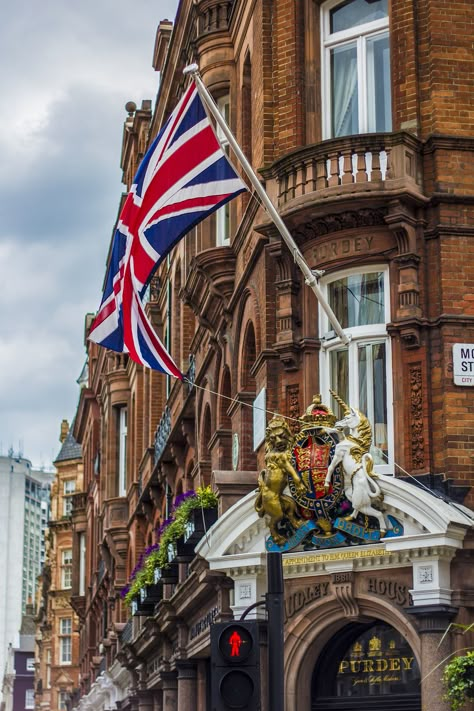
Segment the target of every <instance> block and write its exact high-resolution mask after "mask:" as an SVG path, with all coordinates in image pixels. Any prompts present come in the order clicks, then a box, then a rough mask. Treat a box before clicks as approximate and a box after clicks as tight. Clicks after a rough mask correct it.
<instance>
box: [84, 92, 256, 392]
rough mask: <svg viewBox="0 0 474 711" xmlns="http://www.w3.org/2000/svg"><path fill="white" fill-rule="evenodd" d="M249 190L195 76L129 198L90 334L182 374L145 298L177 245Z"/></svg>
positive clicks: (151, 364) (138, 358) (145, 362)
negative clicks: (210, 116)
mask: <svg viewBox="0 0 474 711" xmlns="http://www.w3.org/2000/svg"><path fill="white" fill-rule="evenodd" d="M246 189H247V188H246V186H245V184H244V183H243V182H242V181H241V179H240V178H239V177H238V175H237V173H236V172H235V170H234V168H233V167H232V165H231V164H230V162H229V160H228V159H227V156H226V154H225V153H224V151H223V149H222V147H221V145H220V143H219V141H218V139H217V137H216V135H215V132H214V129H213V128H212V126H211V123H210V121H209V119H208V116H207V114H206V111H205V109H204V106H203V104H202V101H201V99H200V97H199V95H198V93H197V89H196V86H195V84H194V83H192V84H191V85H190V86H189V88H188V89H187V91H186V92H185V93H184V95H183V97H182V99H181V100H180V102H179V103H178V105H177V106H176V108H175V110H174V111H173V113H172V114H171V115H170V117H169V119H168V121H167V122H166V124H165V126H164V127H163V129H162V130H161V131H160V133H159V134H158V136H157V137H156V139H155V141H154V142H153V143H152V145H151V147H150V149H149V150H148V152H147V154H146V155H145V157H144V159H143V161H142V163H141V164H140V167H139V168H138V171H137V174H136V176H135V179H134V182H133V185H132V188H131V190H130V192H129V194H128V196H127V198H126V200H125V204H124V206H123V209H122V211H121V213H120V217H119V220H118V224H117V229H116V232H115V235H114V240H113V245H112V253H111V256H110V261H109V268H108V272H107V277H106V281H105V288H104V294H103V297H102V302H101V305H100V307H99V311H98V313H97V315H96V318H95V320H94V322H93V324H92V327H91V330H90V333H89V338H90V339H91V340H92V341H94V342H95V343H98V344H99V345H101V346H104V347H106V348H110V349H111V350H114V351H118V352H120V353H129V355H130V357H131V358H132V360H134V361H135V362H136V363H141V364H142V365H145V366H148V367H149V368H154V369H155V370H161V371H162V372H164V373H168V374H169V375H173V376H175V377H177V378H181V379H182V378H183V374H182V373H181V371H180V370H179V369H178V368H177V366H176V364H175V363H174V362H173V359H172V358H171V356H170V354H169V353H168V352H167V351H166V348H165V347H164V345H163V344H162V342H161V341H160V339H159V338H158V336H157V334H156V333H155V331H154V329H153V327H152V325H151V323H150V321H149V320H148V317H147V315H146V313H145V310H144V307H143V303H142V298H143V296H144V293H145V291H146V287H147V285H148V283H149V282H150V279H151V278H152V276H153V274H154V272H155V271H156V269H157V267H158V265H159V264H160V263H161V262H162V261H163V259H164V258H165V257H166V255H167V254H168V253H169V252H170V251H171V249H172V248H173V247H174V245H175V244H176V243H177V242H178V241H179V240H180V239H181V238H182V237H184V236H185V235H186V234H187V233H188V232H189V231H190V230H191V229H192V228H193V227H194V226H195V225H196V224H197V223H198V222H201V220H204V219H205V218H206V217H208V215H210V214H211V213H212V212H214V211H215V210H217V209H218V208H219V207H221V206H222V205H224V204H225V203H226V202H228V201H229V200H232V198H234V197H235V196H236V195H238V194H239V193H241V192H243V191H244V190H246Z"/></svg>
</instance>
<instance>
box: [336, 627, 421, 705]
mask: <svg viewBox="0 0 474 711" xmlns="http://www.w3.org/2000/svg"><path fill="white" fill-rule="evenodd" d="M336 678H337V687H338V690H339V693H338V695H343V696H346V695H347V696H369V695H370V696H372V695H374V694H376V695H379V694H380V695H383V694H394V693H407V692H410V691H411V692H413V691H414V690H415V689H416V685H417V684H419V669H418V665H417V663H416V659H415V657H414V655H413V651H412V650H411V648H410V646H409V644H408V643H407V641H406V640H405V639H404V638H403V637H402V635H400V633H399V632H397V631H396V630H394V629H393V628H389V627H388V626H380V627H379V626H375V627H373V628H372V630H370V631H369V632H366V633H364V634H362V635H361V636H360V637H359V638H358V639H357V640H355V641H354V643H353V644H352V645H351V647H350V648H349V650H347V653H346V654H345V655H344V657H343V658H342V659H341V660H340V661H339V664H338V671H337V677H336Z"/></svg>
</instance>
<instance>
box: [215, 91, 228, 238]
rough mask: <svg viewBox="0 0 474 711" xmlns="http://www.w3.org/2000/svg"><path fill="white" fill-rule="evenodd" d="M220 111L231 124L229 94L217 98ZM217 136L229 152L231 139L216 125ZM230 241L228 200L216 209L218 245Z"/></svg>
mask: <svg viewBox="0 0 474 711" xmlns="http://www.w3.org/2000/svg"><path fill="white" fill-rule="evenodd" d="M216 104H217V108H218V109H219V113H220V114H221V116H222V117H223V118H224V121H225V122H226V123H227V124H229V115H230V98H229V94H224V96H220V97H219V98H218V99H217V100H216ZM216 133H217V137H218V139H219V141H220V143H221V145H222V147H223V149H224V151H225V152H226V153H227V155H228V154H229V141H228V140H227V138H226V136H225V134H224V132H223V131H222V129H221V128H220V126H217V127H216ZM229 241H230V204H229V203H228V202H227V203H226V204H225V205H223V206H222V207H221V208H219V210H217V211H216V245H217V246H218V247H222V246H224V245H228V244H229Z"/></svg>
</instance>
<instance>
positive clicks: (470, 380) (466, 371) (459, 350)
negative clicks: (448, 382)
mask: <svg viewBox="0 0 474 711" xmlns="http://www.w3.org/2000/svg"><path fill="white" fill-rule="evenodd" d="M453 380H454V384H455V385H462V386H464V387H466V386H467V387H474V343H455V344H454V345H453Z"/></svg>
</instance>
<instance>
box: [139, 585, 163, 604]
mask: <svg viewBox="0 0 474 711" xmlns="http://www.w3.org/2000/svg"><path fill="white" fill-rule="evenodd" d="M162 599H163V585H162V583H158V584H153V585H145V586H144V587H143V588H140V604H142V605H145V606H146V605H156V603H157V602H159V601H160V600H162Z"/></svg>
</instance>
